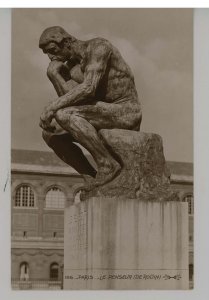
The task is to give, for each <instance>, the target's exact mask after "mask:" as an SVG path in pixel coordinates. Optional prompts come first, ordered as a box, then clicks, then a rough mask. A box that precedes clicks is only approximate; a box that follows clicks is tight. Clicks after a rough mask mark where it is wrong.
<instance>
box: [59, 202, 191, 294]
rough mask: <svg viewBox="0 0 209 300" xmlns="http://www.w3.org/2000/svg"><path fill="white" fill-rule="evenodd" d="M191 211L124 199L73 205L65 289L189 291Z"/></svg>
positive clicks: (173, 204) (68, 219)
mask: <svg viewBox="0 0 209 300" xmlns="http://www.w3.org/2000/svg"><path fill="white" fill-rule="evenodd" d="M187 209H188V207H187V203H181V202H174V201H172V202H149V201H148V202H147V201H139V200H138V199H127V200H124V199H120V198H92V199H89V200H88V201H85V202H80V203H78V204H74V205H72V206H70V207H68V208H67V209H66V210H65V237H64V241H65V242H64V289H104V290H105V289H188V283H189V280H188V279H189V278H188V210H187Z"/></svg>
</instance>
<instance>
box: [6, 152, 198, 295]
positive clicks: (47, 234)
mask: <svg viewBox="0 0 209 300" xmlns="http://www.w3.org/2000/svg"><path fill="white" fill-rule="evenodd" d="M167 163H168V167H169V168H170V170H171V184H172V187H173V188H174V189H175V190H177V191H178V192H179V195H180V198H181V201H187V202H188V218H189V271H190V275H189V276H190V287H192V285H193V213H194V202H193V166H192V164H191V163H180V162H167ZM80 183H82V178H81V176H80V175H79V174H78V173H76V172H75V171H74V169H72V168H71V167H69V166H67V165H66V164H64V163H63V162H62V161H61V160H60V159H58V158H57V157H56V155H55V154H54V153H52V152H42V151H29V150H12V205H11V221H12V226H11V235H12V244H11V245H12V249H11V258H12V264H11V267H12V270H11V274H12V287H13V289H61V288H62V270H63V255H64V250H63V248H64V240H63V236H64V207H65V206H66V205H70V204H71V203H73V189H74V188H75V186H77V185H78V184H80Z"/></svg>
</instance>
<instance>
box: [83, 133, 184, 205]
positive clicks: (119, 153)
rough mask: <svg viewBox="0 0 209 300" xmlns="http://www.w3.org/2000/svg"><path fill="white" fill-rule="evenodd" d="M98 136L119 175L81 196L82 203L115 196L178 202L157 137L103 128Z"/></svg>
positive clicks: (159, 138)
mask: <svg viewBox="0 0 209 300" xmlns="http://www.w3.org/2000/svg"><path fill="white" fill-rule="evenodd" d="M99 134H100V136H101V138H102V140H103V143H104V144H105V146H106V147H107V148H108V149H109V151H110V152H111V153H112V155H113V156H114V157H115V159H116V160H117V161H118V162H119V163H120V165H121V167H122V168H121V172H120V173H119V175H118V176H117V177H116V178H115V179H113V180H112V181H111V182H109V183H107V184H105V185H103V186H100V187H98V188H95V189H93V190H92V191H91V192H84V193H82V194H81V199H82V200H86V199H89V198H91V197H115V196H117V197H124V198H130V199H135V198H143V199H147V200H149V201H164V200H168V199H169V200H170V201H171V200H178V197H177V195H176V193H174V192H173V191H172V190H171V189H170V182H169V176H170V172H169V170H168V168H167V166H166V161H165V157H164V154H163V143H162V139H161V137H160V136H159V135H157V134H154V133H143V132H137V131H130V130H122V129H111V130H109V129H108V130H107V129H103V130H100V132H99Z"/></svg>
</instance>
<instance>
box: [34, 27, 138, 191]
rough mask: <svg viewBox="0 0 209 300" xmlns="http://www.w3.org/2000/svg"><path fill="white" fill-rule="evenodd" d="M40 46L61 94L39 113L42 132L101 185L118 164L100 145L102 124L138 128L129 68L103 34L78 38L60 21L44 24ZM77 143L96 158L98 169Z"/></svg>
mask: <svg viewBox="0 0 209 300" xmlns="http://www.w3.org/2000/svg"><path fill="white" fill-rule="evenodd" d="M39 47H40V48H41V49H42V50H43V52H44V53H46V54H47V55H48V57H49V58H50V60H51V62H50V64H49V67H48V70H47V75H48V77H49V79H50V81H51V82H52V84H53V86H54V88H55V90H56V92H57V94H58V96H59V98H57V99H56V100H54V101H52V102H51V103H50V104H49V105H48V106H47V107H46V108H45V109H44V112H43V113H42V115H41V118H40V126H41V127H42V128H43V138H44V140H45V141H46V143H47V144H48V145H49V147H51V148H52V149H53V150H54V152H55V153H56V154H57V155H58V156H59V157H60V158H61V159H62V160H63V161H65V162H66V163H67V164H69V165H71V166H72V167H74V168H75V169H76V170H77V171H78V172H79V173H80V174H82V175H90V176H91V177H94V178H95V179H94V180H93V185H92V186H99V185H103V184H105V183H107V182H109V181H111V180H112V179H113V178H114V177H115V176H117V174H118V173H119V171H120V169H121V166H120V164H119V163H118V162H117V161H116V160H115V159H114V158H113V157H112V155H111V154H110V153H109V151H108V149H106V147H105V146H104V144H103V142H102V140H101V138H100V136H99V130H100V129H113V128H118V129H128V130H139V129H140V123H141V106H140V102H139V100H138V95H137V91H136V87H135V83H134V77H133V74H132V72H131V70H130V68H129V66H128V65H127V64H126V62H125V61H124V59H123V58H122V56H121V54H120V53H119V51H118V50H117V49H116V48H115V47H114V46H112V45H111V43H110V42H108V41H107V40H105V39H102V38H94V39H91V40H88V41H80V40H77V39H76V38H74V37H73V36H71V35H70V34H68V33H67V32H66V31H65V30H64V29H62V28H61V27H59V26H54V27H50V28H47V29H46V30H44V32H43V33H42V35H41V37H40V41H39ZM74 142H77V143H79V144H80V145H82V146H83V147H84V148H85V149H87V150H88V151H89V152H90V153H91V155H92V157H93V158H94V160H95V162H96V164H97V171H96V170H95V169H94V168H93V167H92V166H91V164H90V163H89V162H88V160H87V158H86V157H85V155H84V154H83V152H82V150H81V149H80V147H79V146H77V145H76V144H75V143H74Z"/></svg>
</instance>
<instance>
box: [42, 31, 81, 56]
mask: <svg viewBox="0 0 209 300" xmlns="http://www.w3.org/2000/svg"><path fill="white" fill-rule="evenodd" d="M75 41H76V39H75V38H74V37H73V36H72V35H70V34H69V33H67V32H66V31H65V30H64V29H63V28H62V27H60V26H53V27H49V28H47V29H45V30H44V31H43V33H42V34H41V37H40V40H39V48H41V49H42V50H43V52H44V53H46V54H47V55H48V56H49V58H50V59H51V60H60V61H63V62H65V61H66V60H69V59H70V58H71V57H72V55H73V51H72V49H71V44H72V43H73V42H75Z"/></svg>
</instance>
